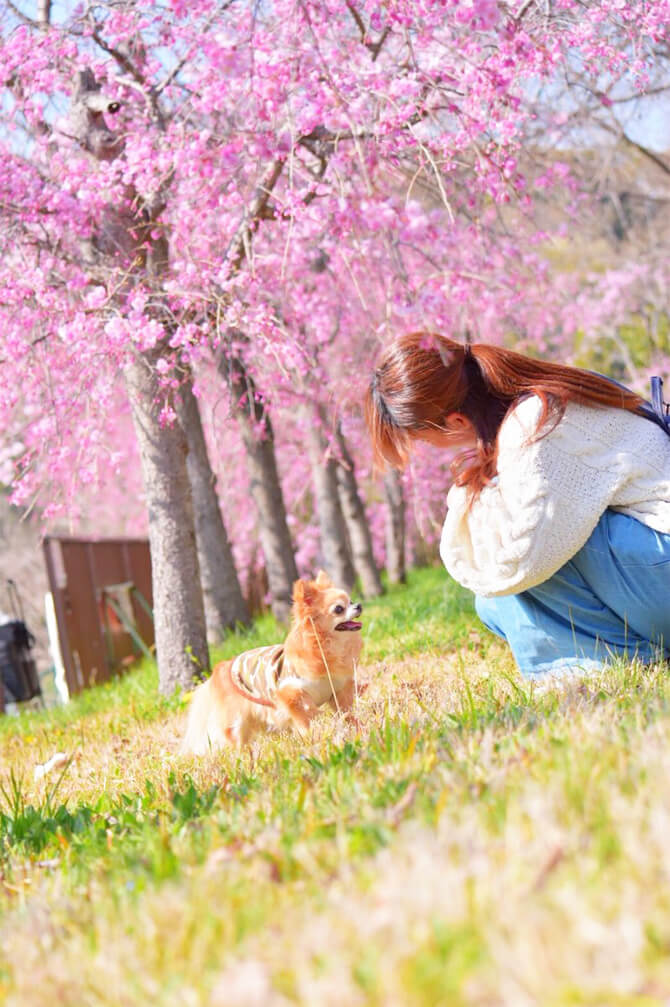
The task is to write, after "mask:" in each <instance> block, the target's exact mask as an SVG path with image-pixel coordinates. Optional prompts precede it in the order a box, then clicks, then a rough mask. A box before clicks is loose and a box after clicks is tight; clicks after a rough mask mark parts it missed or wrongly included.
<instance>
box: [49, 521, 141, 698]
mask: <svg viewBox="0 0 670 1007" xmlns="http://www.w3.org/2000/svg"><path fill="white" fill-rule="evenodd" d="M44 556H45V560H46V567H47V574H48V577H49V585H50V589H51V593H52V595H53V600H54V608H55V611H56V622H57V625H58V637H59V641H60V649H61V654H62V658H63V664H64V666H65V678H66V681H67V686H68V690H69V692H70V695H73V694H74V693H75V692H80V691H81V690H82V689H85V688H87V687H88V686H89V685H93V684H95V683H96V682H105V681H106V680H107V679H109V678H110V677H111V676H112V675H113V674H115V673H116V672H117V671H118V670H119V669H121V668H123V667H125V666H126V665H128V664H130V663H132V662H133V661H134V660H136V659H137V658H138V657H140V656H141V655H142V654H150V652H151V648H152V647H153V643H154V624H153V615H152V605H153V600H152V592H151V554H150V552H149V543H148V541H146V539H81V538H66V537H61V536H49V537H47V538H45V540H44Z"/></svg>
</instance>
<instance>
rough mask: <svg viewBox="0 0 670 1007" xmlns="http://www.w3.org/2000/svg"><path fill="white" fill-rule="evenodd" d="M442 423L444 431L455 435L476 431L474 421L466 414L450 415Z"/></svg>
mask: <svg viewBox="0 0 670 1007" xmlns="http://www.w3.org/2000/svg"><path fill="white" fill-rule="evenodd" d="M442 422H443V424H444V429H445V430H447V431H449V433H453V434H465V433H470V431H471V430H473V429H474V428H473V426H472V421H471V420H469V419H468V417H467V416H466V415H465V413H449V414H448V415H447V416H445V417H444V420H443V421H442Z"/></svg>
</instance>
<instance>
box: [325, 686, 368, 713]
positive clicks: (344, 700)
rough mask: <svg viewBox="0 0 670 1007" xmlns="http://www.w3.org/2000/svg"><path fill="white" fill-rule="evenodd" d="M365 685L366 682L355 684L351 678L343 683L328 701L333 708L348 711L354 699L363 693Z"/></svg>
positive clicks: (343, 711)
mask: <svg viewBox="0 0 670 1007" xmlns="http://www.w3.org/2000/svg"><path fill="white" fill-rule="evenodd" d="M367 687H368V683H367V682H359V683H358V686H357V685H356V683H355V682H354V680H353V679H352V680H351V681H350V682H347V684H346V685H343V686H342V688H341V689H340V691H339V692H336V693H335V695H334V696H333V697H332V699H329V700H328V702H329V704H330V705H331V706H332V708H333V710H341V711H342V713H348V712H349V711H350V710H351V708H352V707H353V705H354V702H355V700H356V699H358V697H359V696H362V695H363V693H364V692H365V690H366V689H367Z"/></svg>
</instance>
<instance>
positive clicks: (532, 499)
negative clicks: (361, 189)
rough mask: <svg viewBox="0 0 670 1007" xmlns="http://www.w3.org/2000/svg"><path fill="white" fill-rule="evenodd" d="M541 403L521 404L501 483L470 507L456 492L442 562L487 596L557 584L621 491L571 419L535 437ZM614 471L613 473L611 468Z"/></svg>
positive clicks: (508, 430)
mask: <svg viewBox="0 0 670 1007" xmlns="http://www.w3.org/2000/svg"><path fill="white" fill-rule="evenodd" d="M541 408H542V406H541V402H540V400H539V399H538V398H537V397H535V396H534V397H532V398H529V399H526V400H524V401H523V402H521V403H520V404H519V405H518V406H517V408H516V409H515V410H514V412H513V413H512V414H511V415H510V416H509V417H508V418H507V419H506V420H505V422H504V423H503V426H502V427H501V430H500V435H499V438H498V475H497V477H496V478H495V479H494V480H493V481H492V482H491V483H490V484H488V485H487V486H485V487H484V489H483V490H482V492H481V493H480V494H479V496H478V497H477V498H476V499H475V500H474V501H472V502H471V501H470V499H469V493H468V491H467V488H466V487H461V486H452V488H451V489H450V491H449V493H448V496H447V504H448V511H447V516H446V520H445V523H444V528H443V531H442V541H441V544H440V555H441V556H442V560H443V562H444V565H445V566H446V568H447V570H448V571H449V573H450V574H451V576H452V577H453V578H454V579H455V580H457V581H458V582H459V583H460V584H462V585H463V586H464V587H467V588H469V589H470V590H472V591H474V592H475V593H476V594H480V595H484V596H493V595H504V594H518V593H519V592H521V591H525V590H527V589H528V588H530V587H534V586H535V585H536V584H541V583H542V582H543V581H545V580H547V579H548V578H549V577H551V576H552V574H554V573H555V572H556V571H557V570H558V569H559V568H560V567H561V566H563V564H564V563H566V562H567V561H568V560H569V559H570V558H571V557H572V556H574V554H575V553H576V552H577V551H578V550H579V549H580V548H581V547H582V546H583V545H584V543H585V542H586V540H587V539H588V537H589V535H590V534H591V532H592V531H593V529H594V528H595V526H596V524H597V523H598V520H599V518H600V516H601V515H602V513H603V512H604V511H605V509H606V508H607V506H608V503H609V501H610V499H611V497H612V493H613V491H614V488H615V484H616V478H617V477H616V474H615V473H614V472H610V471H609V468H608V465H607V458H606V457H604V454H605V452H604V448H603V445H602V443H601V442H600V441H598V440H597V439H594V440H588V439H586V441H585V439H584V437H583V431H582V430H578V429H574V428H573V426H572V424H571V422H570V418H569V414H568V413H567V412H566V415H564V416H563V418H562V419H561V421H560V422H559V423H558V424H557V425H556V427H555V428H554V429H553V430H550V432H549V433H547V434H545V435H544V436H541V435H540V437H539V438H538V437H536V436H535V433H536V430H537V425H538V421H539V418H540V415H541ZM614 468H616V466H614Z"/></svg>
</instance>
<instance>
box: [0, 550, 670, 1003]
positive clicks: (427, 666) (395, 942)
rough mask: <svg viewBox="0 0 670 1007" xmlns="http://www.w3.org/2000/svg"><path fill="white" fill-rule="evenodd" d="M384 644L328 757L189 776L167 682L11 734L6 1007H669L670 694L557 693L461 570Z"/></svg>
mask: <svg viewBox="0 0 670 1007" xmlns="http://www.w3.org/2000/svg"><path fill="white" fill-rule="evenodd" d="M277 633H278V630H277V628H276V627H275V626H274V625H273V624H272V623H271V621H269V620H264V621H262V622H261V623H260V624H259V625H258V626H256V627H255V628H254V630H253V632H252V633H249V634H245V635H244V636H243V637H242V638H240V637H239V636H238V637H236V638H233V639H230V640H228V641H226V644H225V647H224V648H222V650H221V653H220V655H219V656H223V655H224V654H227V653H230V652H234V651H236V650H239V649H240V648H241V647H242V646H254V645H257V644H260V643H265V642H272V641H274V640H275V639H277ZM365 633H366V650H365V654H366V663H365V667H364V669H363V675H364V676H365V677H367V678H368V680H369V682H370V687H369V689H368V691H367V693H366V694H365V696H364V697H363V699H362V700H361V702H360V709H359V713H358V719H359V726H358V728H354V727H353V726H350V725H347V724H345V723H343V722H342V721H341V720H340V719H339V718H337V717H336V716H334V715H325V716H324V717H323V718H321V719H320V720H319V721H318V722H317V724H316V725H315V727H314V730H313V733H312V735H311V738H310V739H309V741H308V743H307V744H305V743H301V742H299V741H298V740H297V739H296V738H294V737H292V736H290V735H286V736H280V737H277V738H262V739H260V740H259V742H258V743H257V744H256V745H255V746H254V748H253V749H251V750H250V751H249V752H246V753H244V754H243V755H241V756H240V755H237V754H235V753H233V752H224V753H220V754H218V755H211V756H208V757H206V758H204V759H199V760H196V759H184V758H181V757H179V756H178V755H177V754H176V749H177V745H178V740H179V737H180V732H181V729H182V724H183V716H184V714H183V708H182V706H181V704H180V702H179V701H178V699H177V700H170V701H165V700H161V699H159V698H158V697H157V695H156V692H155V671H154V669H152V668H151V667H150V666H144V667H142V668H141V669H140V670H139V671H137V672H134V673H131V674H128V675H127V676H125V678H124V679H122V680H120V681H118V682H115V683H113V684H110V685H107V686H104V687H100V688H99V689H96V690H91V692H90V694H88V695H87V696H86V697H81V698H80V699H78V700H77V702H76V703H73V704H71V706H70V707H68V708H66V709H64V710H59V711H53V712H52V713H48V712H47V713H39V714H35V713H31V714H29V715H27V716H25V717H21V718H5V720H4V722H3V723H2V733H1V734H0V758H1V760H2V761H1V763H0V765H1V766H2V768H1V769H0V871H1V874H0V949H1V950H0V1002H6V1003H8V1004H10V1005H19V1004H20V1005H22V1007H23V1005H28V1007H30V1005H32V1004H35V1005H37V1004H44V1003H48V1002H55V1003H58V1004H67V1005H70V1004H72V1005H88V1004H109V1005H112V1004H114V1005H116V1004H123V1005H140V1004H146V1003H149V1002H151V1003H152V1004H155V1005H166V1007H167V1005H172V1004H177V1003H178V1004H187V1005H191V1004H192V1005H194V1007H196V1005H201V1004H202V1005H205V1004H207V1005H209V1004H213V1005H218V1004H221V1005H223V1004H235V1005H238V1004H239V1005H249V1007H252V1005H263V1007H265V1005H268V1007H275V1005H276V1007H279V1005H281V1007H285V1005H289V1004H306V1005H310V1007H311V1005H322V1004H323V1005H330V1004H333V1005H335V1004H337V1005H348V1004H352V1005H358V1004H361V1005H375V1007H376V1005H379V1007H382V1005H383V1007H386V1005H391V1007H393V1005H396V1004H397V1005H401V1004H402V1005H405V1004H407V1005H418V1007H424V1005H425V1007H435V1005H440V1004H444V1005H449V1007H452V1005H456V1007H457V1005H459V1004H468V1005H469V1004H474V1005H481V1007H484V1005H486V1007H488V1005H496V1004H501V1005H503V1004H504V1005H511V1007H524V1005H526V1004H527V1005H534V1004H547V1005H551V1007H553V1005H556V1007H561V1005H566V1007H567V1005H581V1004H589V1005H603V1007H605V1005H607V1007H609V1005H619V1004H622V1005H623V1004H626V1005H639V1007H646V1005H655V1004H658V1005H661V1004H665V1003H667V1002H668V998H670V959H669V957H668V951H669V950H670V895H669V894H668V892H670V887H669V886H668V875H669V873H670V860H669V859H668V854H667V837H668V835H670V798H669V797H668V788H667V779H668V776H669V774H670V686H669V685H668V676H667V668H664V667H663V666H661V665H659V666H657V667H653V668H647V669H643V668H641V667H639V666H637V665H634V664H633V665H621V666H618V667H614V668H612V669H611V670H609V671H608V672H607V673H604V674H603V675H601V676H599V677H597V678H595V679H588V680H585V681H584V682H583V683H580V682H579V681H577V682H575V683H574V684H572V685H571V686H569V687H568V688H566V689H565V690H562V691H560V692H549V693H546V694H543V695H538V694H537V693H535V692H533V690H532V689H530V688H529V687H528V686H526V685H525V684H524V683H523V682H522V681H521V680H520V679H519V678H518V677H517V676H516V673H515V671H514V668H513V664H512V662H511V659H510V656H509V654H508V653H507V652H506V650H505V649H504V648H503V647H502V646H501V645H500V644H498V642H496V641H495V640H494V638H493V637H491V636H489V635H488V634H487V633H486V632H485V631H484V630H481V632H480V630H479V628H478V627H477V624H476V620H475V618H474V615H473V614H472V607H471V604H470V602H469V600H468V599H467V598H466V597H465V596H464V594H463V593H462V592H460V591H459V590H458V589H457V588H456V587H455V586H454V585H452V584H451V583H450V582H449V581H448V579H447V578H446V575H445V574H443V573H442V571H439V570H433V569H430V570H425V571H420V572H415V573H414V574H413V575H412V576H411V578H410V582H409V584H408V586H407V588H404V589H400V588H398V589H394V590H393V591H391V592H389V594H388V595H387V596H386V597H385V598H383V599H381V600H379V601H378V602H375V603H370V604H369V605H366V629H365ZM231 648H232V650H231ZM58 749H61V750H63V751H65V752H67V753H68V754H69V755H70V756H71V758H70V761H69V763H68V765H67V766H66V767H65V768H64V770H63V771H62V772H61V773H58V772H57V773H54V774H53V775H51V776H48V777H46V778H45V779H44V780H40V781H36V780H34V778H33V772H32V770H33V767H34V766H35V765H36V764H37V763H39V762H42V761H44V760H45V759H46V758H48V757H49V756H50V755H51V754H52V753H53V752H54V751H56V750H58Z"/></svg>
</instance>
